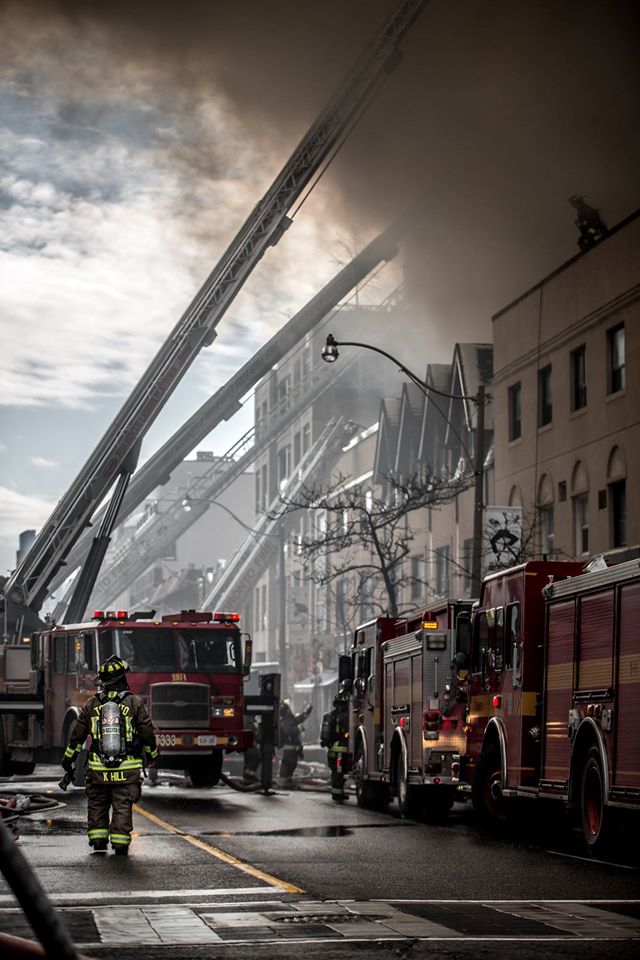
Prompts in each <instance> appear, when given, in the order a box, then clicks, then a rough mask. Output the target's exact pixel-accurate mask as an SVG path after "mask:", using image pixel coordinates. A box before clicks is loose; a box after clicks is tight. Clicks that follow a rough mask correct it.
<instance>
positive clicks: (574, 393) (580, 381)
mask: <svg viewBox="0 0 640 960" xmlns="http://www.w3.org/2000/svg"><path fill="white" fill-rule="evenodd" d="M586 405H587V348H586V347H585V345H584V344H583V345H582V346H581V347H578V348H577V350H572V351H571V409H572V410H581V409H582V408H583V407H586Z"/></svg>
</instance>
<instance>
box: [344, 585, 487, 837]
mask: <svg viewBox="0 0 640 960" xmlns="http://www.w3.org/2000/svg"><path fill="white" fill-rule="evenodd" d="M470 617H471V601H470V600H448V601H446V602H444V603H442V604H441V605H440V606H437V607H435V608H433V609H431V610H427V611H418V612H415V613H412V614H408V615H405V616H403V617H398V618H394V617H378V618H377V619H376V620H373V621H371V622H369V623H366V624H364V625H363V626H361V627H358V629H357V630H356V631H355V636H354V641H353V646H352V651H351V656H352V663H351V671H350V672H351V697H350V699H351V722H350V730H349V735H350V743H351V745H352V748H351V749H352V753H351V757H350V761H351V764H352V769H353V776H354V780H355V786H356V798H357V800H358V803H359V804H360V805H361V806H376V805H382V804H385V803H387V802H388V801H389V800H391V798H392V797H397V801H398V807H399V809H400V811H401V813H402V814H404V815H406V816H410V817H417V818H421V817H425V818H438V817H441V816H443V815H444V814H446V812H447V811H448V810H449V809H450V807H451V805H452V804H453V801H454V798H455V795H456V792H457V789H458V784H459V783H460V777H461V764H462V762H463V757H464V747H465V734H464V722H465V703H464V691H463V685H464V681H465V679H466V674H465V672H464V664H466V662H467V658H468V652H469V642H470Z"/></svg>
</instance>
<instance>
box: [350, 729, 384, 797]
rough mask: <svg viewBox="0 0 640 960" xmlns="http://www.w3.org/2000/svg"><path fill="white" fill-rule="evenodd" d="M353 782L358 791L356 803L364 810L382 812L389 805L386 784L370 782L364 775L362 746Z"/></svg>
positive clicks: (355, 763) (359, 747)
mask: <svg viewBox="0 0 640 960" xmlns="http://www.w3.org/2000/svg"><path fill="white" fill-rule="evenodd" d="M353 780H354V783H355V789H356V803H357V804H358V806H359V807H362V809H363V810H381V809H383V808H384V807H386V806H387V804H388V803H389V791H388V789H387V787H386V785H385V784H383V783H378V782H377V781H375V780H368V779H367V778H366V777H365V774H364V754H363V751H362V744H358V750H357V752H356V757H355V760H354V764H353Z"/></svg>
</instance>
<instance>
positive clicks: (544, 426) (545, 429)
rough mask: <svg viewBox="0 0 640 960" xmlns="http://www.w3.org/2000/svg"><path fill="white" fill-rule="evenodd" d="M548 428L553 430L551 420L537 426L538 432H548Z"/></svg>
mask: <svg viewBox="0 0 640 960" xmlns="http://www.w3.org/2000/svg"><path fill="white" fill-rule="evenodd" d="M549 430H553V420H550V421H549V423H545V424H543V425H542V426H541V427H538V433H548V432H549Z"/></svg>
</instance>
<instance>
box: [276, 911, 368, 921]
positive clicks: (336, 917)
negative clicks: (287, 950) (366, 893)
mask: <svg viewBox="0 0 640 960" xmlns="http://www.w3.org/2000/svg"><path fill="white" fill-rule="evenodd" d="M384 919H385V918H384V915H383V914H373V913H368V914H366V916H361V915H360V914H359V913H300V914H298V913H296V914H292V915H291V916H289V917H273V918H272V920H271V923H357V922H360V923H362V921H363V920H366V921H367V923H369V922H370V921H373V920H384Z"/></svg>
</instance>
